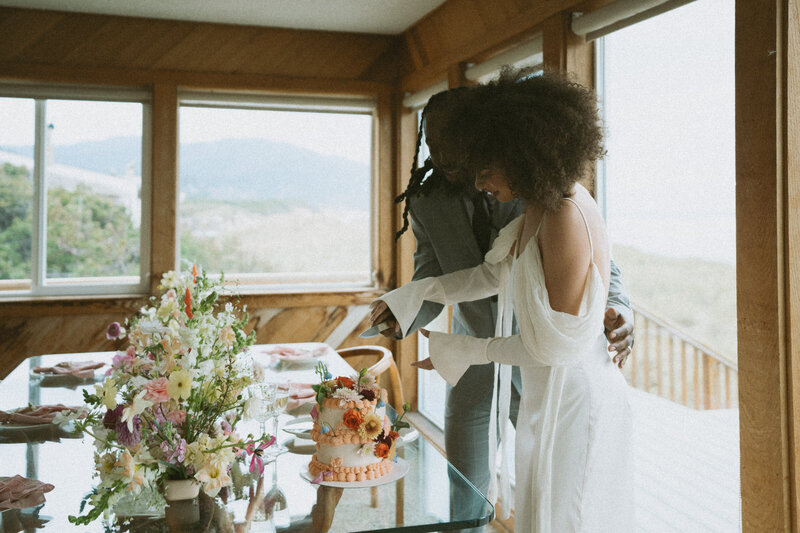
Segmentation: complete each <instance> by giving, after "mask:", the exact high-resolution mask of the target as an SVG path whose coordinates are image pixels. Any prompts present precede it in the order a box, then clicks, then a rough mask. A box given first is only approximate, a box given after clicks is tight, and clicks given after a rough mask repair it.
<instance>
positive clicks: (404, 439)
mask: <svg viewBox="0 0 800 533" xmlns="http://www.w3.org/2000/svg"><path fill="white" fill-rule="evenodd" d="M398 433H399V434H400V438H399V439H397V446H402V445H403V444H407V443H409V442H414V441H415V440H417V438H419V431H417V430H416V429H414V428H402V429H400V431H398Z"/></svg>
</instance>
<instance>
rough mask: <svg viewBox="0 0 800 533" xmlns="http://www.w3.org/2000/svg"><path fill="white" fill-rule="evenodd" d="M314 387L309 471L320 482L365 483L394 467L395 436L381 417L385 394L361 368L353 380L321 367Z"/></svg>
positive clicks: (382, 416)
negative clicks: (312, 445) (311, 449)
mask: <svg viewBox="0 0 800 533" xmlns="http://www.w3.org/2000/svg"><path fill="white" fill-rule="evenodd" d="M317 373H319V374H320V377H321V378H322V382H321V383H320V384H319V385H314V390H315V391H316V393H317V405H315V406H314V408H313V409H312V411H311V416H312V418H313V419H314V427H313V429H312V430H311V438H312V439H313V440H314V442H315V443H316V448H317V452H316V453H315V454H314V456H313V457H312V458H311V462H310V463H309V465H308V470H309V472H310V473H311V475H313V476H314V477H317V478H320V476H321V478H320V479H321V480H324V481H346V482H347V481H349V482H354V481H367V480H371V479H376V478H379V477H381V476H385V475H386V474H388V473H389V472H391V471H392V466H394V462H393V459H394V458H395V455H396V452H395V448H396V446H397V438H398V433H397V432H396V431H395V430H394V429H393V428H392V425H391V423H390V421H389V418H388V417H387V416H386V414H385V411H386V390H385V389H382V388H380V387H378V386H377V384H376V383H375V377H374V376H372V375H370V374H369V373H368V372H367V371H366V369H363V370H362V371H361V372H360V373H359V375H358V376H355V377H352V378H350V377H344V376H339V377H337V378H335V379H334V378H332V376H331V375H330V373H329V372H328V370H327V369H326V368H325V366H324V365H321V364H320V365H319V366H318V368H317Z"/></svg>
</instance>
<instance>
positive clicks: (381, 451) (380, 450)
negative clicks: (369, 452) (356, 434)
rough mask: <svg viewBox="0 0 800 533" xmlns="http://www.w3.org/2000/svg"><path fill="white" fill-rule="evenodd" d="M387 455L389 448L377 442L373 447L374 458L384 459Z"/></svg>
mask: <svg viewBox="0 0 800 533" xmlns="http://www.w3.org/2000/svg"><path fill="white" fill-rule="evenodd" d="M387 455H389V446H388V445H386V444H384V443H382V442H379V443H378V444H376V445H375V456H376V457H386V456H387Z"/></svg>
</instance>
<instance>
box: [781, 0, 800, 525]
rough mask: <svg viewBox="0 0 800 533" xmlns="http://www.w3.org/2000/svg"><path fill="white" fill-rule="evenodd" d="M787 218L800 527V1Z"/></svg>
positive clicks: (793, 10)
mask: <svg viewBox="0 0 800 533" xmlns="http://www.w3.org/2000/svg"><path fill="white" fill-rule="evenodd" d="M786 20H787V23H786V33H787V39H786V43H787V46H786V53H785V54H783V56H782V58H781V60H782V68H784V69H785V75H786V93H785V95H786V99H785V101H784V102H782V103H783V104H784V105H785V106H786V114H785V124H786V142H785V143H784V145H783V147H784V150H785V151H786V153H785V154H784V155H785V157H786V174H785V175H786V183H787V192H786V206H787V210H786V217H787V222H786V225H787V233H788V238H787V250H786V258H787V266H786V272H787V274H788V277H789V280H790V282H791V285H790V287H789V290H788V294H787V301H788V311H787V319H786V320H787V324H788V328H789V331H788V335H789V349H788V354H789V371H788V372H787V376H788V378H789V391H788V392H789V422H790V426H789V431H790V434H791V437H790V439H789V449H790V455H789V472H790V474H789V487H790V489H791V507H792V515H791V516H792V524H793V526H794V528H795V529H797V528H798V527H800V105H798V103H800V2H797V1H792V2H789V6H788V16H787V18H786Z"/></svg>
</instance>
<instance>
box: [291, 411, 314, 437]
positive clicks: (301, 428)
mask: <svg viewBox="0 0 800 533" xmlns="http://www.w3.org/2000/svg"><path fill="white" fill-rule="evenodd" d="M313 427H314V419H313V418H311V416H310V415H307V416H301V417H299V418H295V419H294V420H291V421H289V422H286V423H285V424H284V425H283V430H284V431H285V432H286V433H289V434H290V435H294V436H295V437H300V438H301V439H310V438H311V429H312V428H313Z"/></svg>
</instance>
